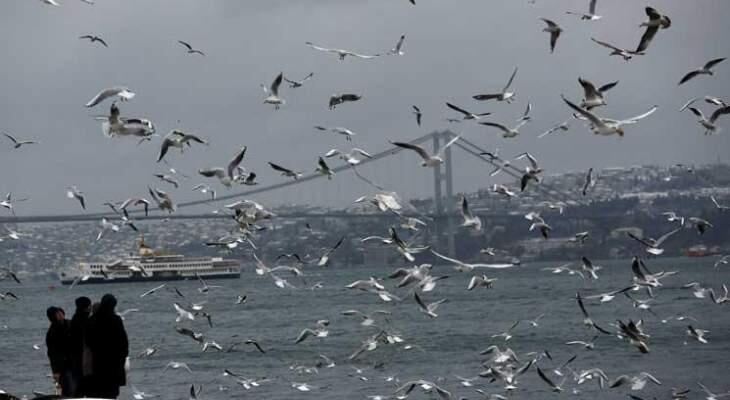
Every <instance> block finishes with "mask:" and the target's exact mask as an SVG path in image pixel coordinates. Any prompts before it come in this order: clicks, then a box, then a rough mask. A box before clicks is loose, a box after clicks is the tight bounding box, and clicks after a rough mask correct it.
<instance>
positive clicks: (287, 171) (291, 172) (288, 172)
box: [269, 161, 302, 180]
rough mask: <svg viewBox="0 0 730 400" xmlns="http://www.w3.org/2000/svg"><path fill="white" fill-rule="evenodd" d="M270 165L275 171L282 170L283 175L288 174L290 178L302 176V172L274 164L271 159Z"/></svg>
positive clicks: (295, 178)
mask: <svg viewBox="0 0 730 400" xmlns="http://www.w3.org/2000/svg"><path fill="white" fill-rule="evenodd" d="M269 166H270V167H271V168H273V169H274V170H275V171H279V172H281V175H282V176H286V177H289V178H294V180H297V179H299V178H300V177H301V176H302V173H301V172H294V171H293V170H290V169H288V168H284V167H282V166H281V165H278V164H274V163H272V162H271V161H269Z"/></svg>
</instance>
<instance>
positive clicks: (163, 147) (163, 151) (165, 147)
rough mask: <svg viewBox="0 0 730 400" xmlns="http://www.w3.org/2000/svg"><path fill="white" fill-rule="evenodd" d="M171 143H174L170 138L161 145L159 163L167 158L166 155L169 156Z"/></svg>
mask: <svg viewBox="0 0 730 400" xmlns="http://www.w3.org/2000/svg"><path fill="white" fill-rule="evenodd" d="M171 142H172V141H171V140H170V139H169V138H165V139H163V140H162V144H161V145H160V154H159V155H158V156H157V162H160V161H162V159H163V158H164V157H165V154H167V151H168V150H169V149H170V144H171Z"/></svg>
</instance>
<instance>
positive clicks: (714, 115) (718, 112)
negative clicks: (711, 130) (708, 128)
mask: <svg viewBox="0 0 730 400" xmlns="http://www.w3.org/2000/svg"><path fill="white" fill-rule="evenodd" d="M725 114H730V106H725V107H720V108H718V109H717V110H715V112H713V113H712V116H710V123H711V124H714V123H715V121H717V119H718V118H719V117H720V116H722V115H725Z"/></svg>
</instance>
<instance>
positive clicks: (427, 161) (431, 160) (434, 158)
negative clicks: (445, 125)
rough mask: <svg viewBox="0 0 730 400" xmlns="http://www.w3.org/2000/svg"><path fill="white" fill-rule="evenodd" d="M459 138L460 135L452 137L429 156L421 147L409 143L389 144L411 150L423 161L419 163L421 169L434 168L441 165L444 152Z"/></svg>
mask: <svg viewBox="0 0 730 400" xmlns="http://www.w3.org/2000/svg"><path fill="white" fill-rule="evenodd" d="M460 138H461V135H457V136H454V137H453V138H452V139H451V140H449V141H448V142H447V143H446V144H445V145H443V146H441V148H440V149H438V151H437V152H436V153H435V154H433V155H431V154H429V153H428V152H427V151H426V150H425V149H424V148H423V147H421V146H419V145H416V144H411V143H404V142H390V143H391V144H393V145H395V146H398V147H400V148H403V149H408V150H413V151H415V152H416V153H418V155H419V156H421V158H422V159H423V162H422V163H421V166H423V167H436V166H438V165H441V164H443V162H444V159H443V158H442V156H443V153H444V151H445V150H446V149H447V148H449V147H450V146H451V145H452V144H454V143H456V141H457V140H459V139H460Z"/></svg>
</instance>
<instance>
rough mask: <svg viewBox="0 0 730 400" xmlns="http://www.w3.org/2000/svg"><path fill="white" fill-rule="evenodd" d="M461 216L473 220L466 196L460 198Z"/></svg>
mask: <svg viewBox="0 0 730 400" xmlns="http://www.w3.org/2000/svg"><path fill="white" fill-rule="evenodd" d="M461 215H463V216H464V217H465V218H473V217H472V214H471V211H470V210H469V202H468V201H467V200H466V196H463V197H462V198H461Z"/></svg>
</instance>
